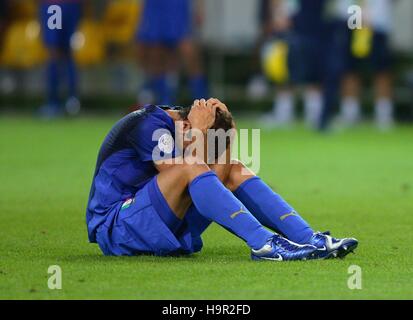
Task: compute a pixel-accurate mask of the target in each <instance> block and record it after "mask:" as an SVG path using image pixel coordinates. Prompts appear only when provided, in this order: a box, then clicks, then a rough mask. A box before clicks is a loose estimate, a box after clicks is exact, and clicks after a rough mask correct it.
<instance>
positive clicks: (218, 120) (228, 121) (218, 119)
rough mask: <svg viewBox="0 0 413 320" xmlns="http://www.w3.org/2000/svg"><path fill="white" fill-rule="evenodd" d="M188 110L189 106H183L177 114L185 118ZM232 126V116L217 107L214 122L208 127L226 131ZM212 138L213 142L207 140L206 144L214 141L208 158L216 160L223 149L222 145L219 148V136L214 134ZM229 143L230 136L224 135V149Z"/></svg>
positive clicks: (233, 124) (233, 125) (233, 126)
mask: <svg viewBox="0 0 413 320" xmlns="http://www.w3.org/2000/svg"><path fill="white" fill-rule="evenodd" d="M190 112H191V107H183V108H181V109H180V110H179V116H180V117H181V119H182V120H187V119H188V115H189V113H190ZM234 128H235V123H234V118H233V117H232V114H231V113H230V112H227V111H222V110H221V109H217V111H216V116H215V122H214V124H213V126H212V127H211V128H210V129H213V130H223V131H224V132H225V133H227V132H228V130H231V129H234ZM213 138H214V140H215V142H214V141H208V144H210V143H214V145H215V148H214V150H211V152H213V154H210V155H209V156H208V158H209V159H214V160H216V159H217V158H218V157H220V156H221V153H222V151H223V150H222V147H221V150H220V143H221V144H222V141H220V137H219V136H214V137H213ZM230 144H231V137H230V136H228V135H226V136H225V149H226V148H228V147H229V145H230ZM220 151H221V152H220Z"/></svg>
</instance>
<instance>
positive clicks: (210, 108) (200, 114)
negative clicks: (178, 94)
mask: <svg viewBox="0 0 413 320" xmlns="http://www.w3.org/2000/svg"><path fill="white" fill-rule="evenodd" d="M216 109H217V104H216V103H215V104H214V103H213V102H212V101H211V100H208V101H205V99H201V100H195V101H194V104H193V106H192V109H191V112H190V113H189V115H188V121H189V122H190V123H191V127H192V129H198V130H201V131H202V132H204V133H206V131H207V130H208V129H209V128H211V127H212V126H213V124H214V122H215V114H216Z"/></svg>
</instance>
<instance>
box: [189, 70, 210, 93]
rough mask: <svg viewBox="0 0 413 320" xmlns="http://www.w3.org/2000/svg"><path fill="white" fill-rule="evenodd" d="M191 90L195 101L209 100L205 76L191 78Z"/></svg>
mask: <svg viewBox="0 0 413 320" xmlns="http://www.w3.org/2000/svg"><path fill="white" fill-rule="evenodd" d="M189 89H190V91H191V95H192V98H193V99H207V98H208V84H207V81H206V78H205V77H204V76H203V75H201V76H196V77H192V78H190V79H189Z"/></svg>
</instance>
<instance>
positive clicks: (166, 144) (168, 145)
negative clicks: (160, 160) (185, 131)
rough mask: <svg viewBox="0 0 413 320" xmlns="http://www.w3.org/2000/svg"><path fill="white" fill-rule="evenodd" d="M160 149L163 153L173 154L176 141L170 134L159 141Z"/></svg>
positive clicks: (166, 134) (164, 135)
mask: <svg viewBox="0 0 413 320" xmlns="http://www.w3.org/2000/svg"><path fill="white" fill-rule="evenodd" d="M158 148H159V150H161V151H162V152H165V153H171V152H172V151H173V149H174V139H173V138H172V136H171V135H170V134H168V133H165V134H163V135H162V136H161V137H160V138H159V140H158Z"/></svg>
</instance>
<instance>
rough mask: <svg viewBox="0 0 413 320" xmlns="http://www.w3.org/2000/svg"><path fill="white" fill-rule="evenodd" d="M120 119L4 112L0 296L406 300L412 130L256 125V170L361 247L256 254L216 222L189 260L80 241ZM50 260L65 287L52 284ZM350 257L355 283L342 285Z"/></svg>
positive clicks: (412, 217)
mask: <svg viewBox="0 0 413 320" xmlns="http://www.w3.org/2000/svg"><path fill="white" fill-rule="evenodd" d="M115 120H116V119H109V118H89V119H88V118H84V119H79V120H73V121H58V122H55V123H44V122H37V121H35V120H31V119H28V118H13V117H8V118H7V117H6V118H3V119H0V298H2V299H83V298H91V299H94V298H98V299H100V298H104V299H105V298H115V299H305V298H312V299H370V298H379V299H386V298H390V299H393V298H402V299H412V298H413V228H412V226H413V128H411V127H410V128H409V127H400V128H398V129H396V130H394V131H393V132H390V133H378V132H377V131H376V130H375V129H374V128H373V127H370V126H368V125H365V126H363V127H361V128H358V129H354V130H349V131H346V132H337V133H331V134H329V135H319V134H317V133H311V132H308V131H306V130H305V129H303V128H297V129H296V130H291V131H273V132H271V131H263V132H262V136H261V141H262V143H261V170H260V174H261V176H262V177H263V178H264V179H265V180H266V181H267V182H268V183H269V184H270V185H271V186H272V187H274V188H275V189H276V190H277V191H278V192H280V193H281V194H282V195H283V196H284V197H285V198H286V199H287V200H288V201H289V202H291V203H292V204H293V205H294V206H295V208H296V209H297V210H298V211H299V212H300V213H301V214H302V215H303V216H304V217H305V218H306V219H307V220H308V221H309V222H310V224H311V225H312V226H313V227H314V228H315V229H316V230H321V231H325V230H331V231H332V232H333V233H334V235H336V236H339V237H340V236H354V237H357V238H358V239H359V240H360V245H359V248H358V250H357V251H356V254H355V255H349V256H348V257H347V258H346V259H345V260H329V261H310V262H290V263H271V262H263V263H257V262H253V261H250V258H249V250H248V248H247V247H246V246H245V245H244V244H243V243H242V242H241V241H240V240H239V239H237V238H235V237H234V236H232V235H231V234H229V233H228V232H226V231H225V230H222V229H221V228H219V227H218V226H212V227H211V228H210V229H208V230H207V232H206V233H205V235H204V249H203V251H202V252H201V253H199V254H195V255H193V256H190V257H184V258H157V257H104V256H102V255H101V253H100V251H99V249H98V247H97V245H94V244H89V243H88V242H87V235H86V226H85V213H84V212H85V205H86V201H87V196H88V191H89V186H90V183H91V176H92V173H93V169H94V164H95V160H96V154H97V151H98V147H99V145H100V143H101V141H102V139H103V137H104V136H105V134H106V132H107V130H108V129H109V128H110V127H111V126H112V124H113V123H114V121H115ZM249 125H251V124H249ZM239 127H242V123H241V124H239ZM50 265H59V266H60V267H61V268H62V286H63V287H62V289H61V290H49V289H48V287H47V280H48V274H47V269H48V267H49V266H50ZM351 265H358V266H360V267H361V269H362V290H350V289H349V288H348V287H347V280H348V277H349V276H350V275H349V274H348V268H349V266H351Z"/></svg>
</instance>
